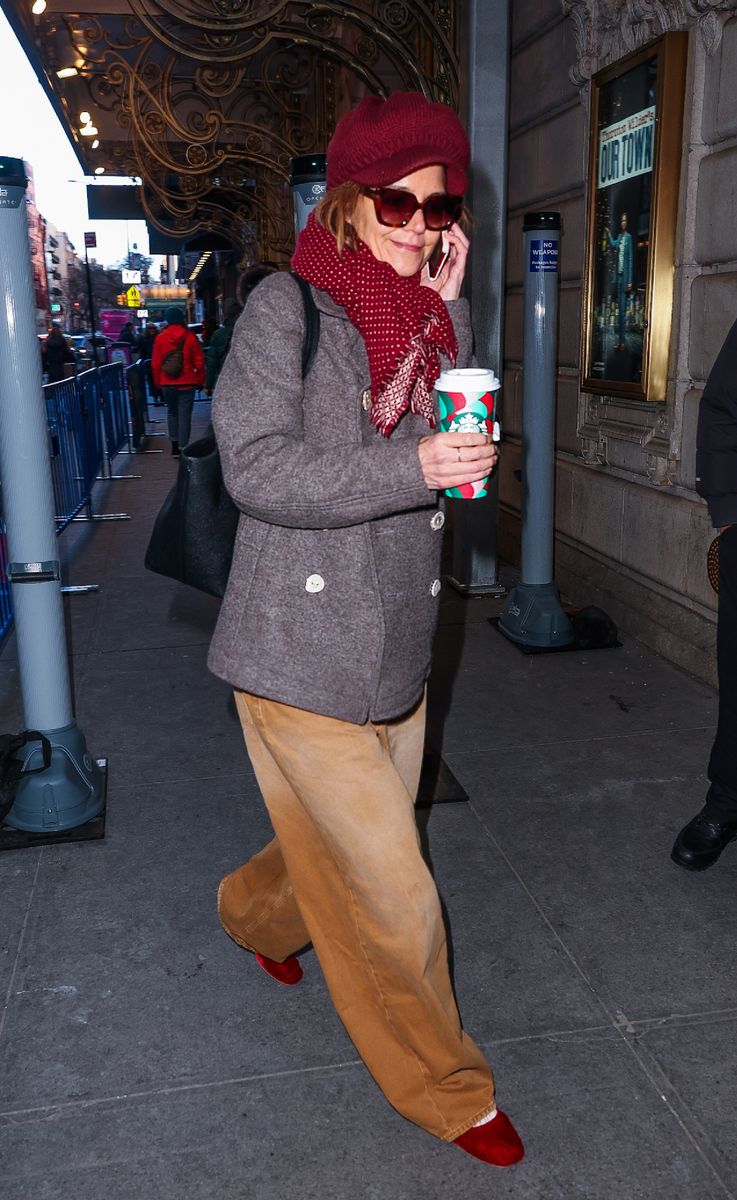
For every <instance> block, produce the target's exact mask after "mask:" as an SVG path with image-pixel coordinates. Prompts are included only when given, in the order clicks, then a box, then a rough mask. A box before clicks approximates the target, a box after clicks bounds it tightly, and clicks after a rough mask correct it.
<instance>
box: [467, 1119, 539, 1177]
mask: <svg viewBox="0 0 737 1200" xmlns="http://www.w3.org/2000/svg"><path fill="white" fill-rule="evenodd" d="M453 1145H454V1146H460V1148H461V1150H465V1151H466V1153H467V1154H472V1155H473V1157H474V1158H480V1159H481V1161H482V1162H486V1163H491V1164H492V1166H494V1167H512V1166H514V1164H515V1163H518V1162H520V1161H521V1160H522V1159H523V1158H524V1157H525V1148H524V1146H523V1145H522V1141H521V1140H520V1136H519V1134H518V1133H517V1130H516V1129H515V1127H514V1125H513V1124H512V1122H511V1121H510V1119H509V1117H508V1116H507V1114H506V1113H503V1112H501V1110H499V1111H498V1112H497V1114H496V1116H495V1117H494V1120H493V1121H487V1122H486V1124H485V1125H473V1126H472V1127H471V1129H467V1130H466V1132H465V1133H462V1134H461V1136H460V1137H457V1138H454V1139H453Z"/></svg>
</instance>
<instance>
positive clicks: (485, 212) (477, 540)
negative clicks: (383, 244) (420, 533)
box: [448, 0, 510, 596]
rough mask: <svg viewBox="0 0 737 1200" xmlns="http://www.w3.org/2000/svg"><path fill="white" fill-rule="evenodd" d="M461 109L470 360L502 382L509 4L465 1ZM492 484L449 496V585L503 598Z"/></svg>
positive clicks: (494, 480) (495, 483) (496, 487)
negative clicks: (466, 144)
mask: <svg viewBox="0 0 737 1200" xmlns="http://www.w3.org/2000/svg"><path fill="white" fill-rule="evenodd" d="M465 7H466V11H467V18H466V21H465V29H466V39H467V44H466V46H465V48H464V55H463V57H464V59H465V63H466V69H465V70H464V71H463V72H462V87H463V93H464V94H463V104H462V108H463V112H464V115H465V117H466V124H467V128H468V136H469V139H470V142H471V184H470V191H469V196H468V202H469V207H470V209H471V211H472V213H473V215H474V225H473V229H472V230H471V254H470V257H469V270H468V275H467V289H466V290H467V293H468V295H469V298H470V301H471V320H472V322H473V329H474V338H475V347H476V358H477V360H478V363H479V365H480V366H482V367H490V368H492V369H493V370H494V371H496V373H497V375H498V376H499V378H500V379H501V380H502V398H501V406H502V415H503V409H504V381H503V365H504V364H503V330H502V321H503V315H504V259H505V247H506V223H507V214H506V194H507V132H508V130H507V113H508V109H509V99H508V93H509V25H510V20H509V7H510V6H509V4H508V3H507V0H495V3H494V4H489V3H488V0H467V4H466V6H465ZM498 498H499V485H498V480H497V477H496V476H493V477H492V480H491V486H490V488H489V494H488V496H486V497H485V498H484V499H483V500H474V501H473V503H469V502H468V501H465V500H449V501H448V507H449V509H450V510H451V521H452V529H453V558H452V567H451V574H450V575H449V577H448V582H449V583H451V584H452V586H453V587H454V588H456V590H457V591H459V592H461V593H462V594H463V595H466V596H487V595H497V596H498V595H504V593H505V591H506V589H505V588H504V587H503V585H502V584H500V583H499V573H498V563H497V552H496V521H497V508H498Z"/></svg>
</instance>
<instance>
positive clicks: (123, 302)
mask: <svg viewBox="0 0 737 1200" xmlns="http://www.w3.org/2000/svg"><path fill="white" fill-rule="evenodd" d="M118 307H119V308H127V307H128V297H127V296H126V294H125V292H121V293H120V295H119V296H118Z"/></svg>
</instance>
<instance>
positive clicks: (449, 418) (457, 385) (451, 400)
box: [435, 367, 501, 500]
mask: <svg viewBox="0 0 737 1200" xmlns="http://www.w3.org/2000/svg"><path fill="white" fill-rule="evenodd" d="M500 387H501V383H500V381H499V380H498V379H497V377H496V375H495V374H494V372H493V371H489V370H486V369H484V368H483V367H460V368H458V369H457V370H455V371H442V372H441V374H440V375H439V377H438V380H437V382H436V384H435V391H436V392H437V394H438V407H439V409H440V430H441V432H442V433H485V434H488V435H489V436H490V437H491V438H492V440H493V441H495V442H498V441H499V436H500V433H499V421H498V420H497V419H496V406H497V402H498V399H499V389H500ZM488 484H489V477H488V476H487V477H486V479H479V480H478V481H477V482H476V483H464V484H461V486H460V487H452V488H446V489H445V495H446V496H453V497H455V498H456V499H463V500H480V499H481V498H482V497H483V496H485V495H486V494H487V488H488Z"/></svg>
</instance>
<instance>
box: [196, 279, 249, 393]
mask: <svg viewBox="0 0 737 1200" xmlns="http://www.w3.org/2000/svg"><path fill="white" fill-rule="evenodd" d="M242 312H243V305H242V304H239V303H238V301H237V300H233V301H232V302H231V303H230V305H229V306H228V310H227V312H226V314H225V321H224V322H223V324H222V325H221V326H220V328H219V329H216V330H215V332H214V333H213V334H212V336H211V337H210V343H209V345H208V347H207V355H206V357H207V370H206V373H205V390H206V391H208V392H212V390H213V388H214V387H215V384H216V383H217V380H218V375H219V374H220V372H221V371H222V369H223V363H224V362H225V358H226V355H227V353H228V350H229V349H230V343H231V340H232V337H233V330H234V329H235V323H236V321H237V320H238V318H239V316H240V315H241V313H242Z"/></svg>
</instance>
